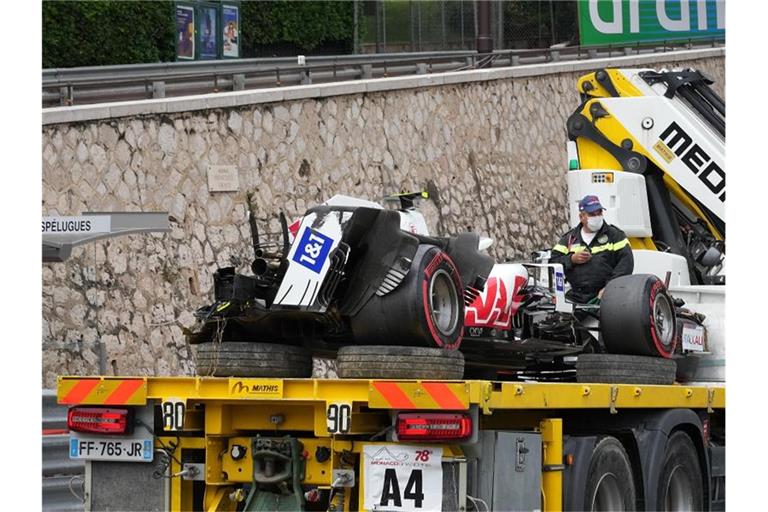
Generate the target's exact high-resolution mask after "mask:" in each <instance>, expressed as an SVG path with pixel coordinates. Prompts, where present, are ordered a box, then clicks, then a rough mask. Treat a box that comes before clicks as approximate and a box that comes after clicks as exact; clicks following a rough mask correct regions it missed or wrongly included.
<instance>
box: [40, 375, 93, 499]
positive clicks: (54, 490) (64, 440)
mask: <svg viewBox="0 0 768 512" xmlns="http://www.w3.org/2000/svg"><path fill="white" fill-rule="evenodd" d="M66 427H67V408H66V407H64V406H61V405H58V404H57V403H56V392H55V391H52V390H48V389H46V390H43V439H42V443H43V475H42V477H43V479H42V491H43V510H45V511H51V512H74V511H77V512H82V511H83V509H84V505H83V502H82V500H81V499H78V497H76V496H75V494H73V493H77V494H78V495H80V496H82V494H83V486H82V482H83V477H84V473H85V464H84V463H83V462H82V461H76V460H71V459H70V458H69V435H67V434H66V433H51V432H57V431H64V430H66Z"/></svg>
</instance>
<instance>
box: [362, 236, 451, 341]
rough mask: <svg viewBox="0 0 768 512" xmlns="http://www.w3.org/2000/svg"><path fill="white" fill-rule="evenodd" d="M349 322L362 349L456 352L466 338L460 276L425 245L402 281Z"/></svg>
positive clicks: (441, 253) (442, 256) (444, 256)
mask: <svg viewBox="0 0 768 512" xmlns="http://www.w3.org/2000/svg"><path fill="white" fill-rule="evenodd" d="M350 321H351V327H352V333H353V334H354V337H355V340H356V341H357V342H358V343H366V344H378V345H384V344H387V343H391V342H392V341H396V342H397V343H398V344H400V345H412V346H421V347H424V346H427V347H439V348H445V349H451V350H452V349H456V348H458V347H459V344H460V343H461V338H462V335H463V332H464V301H463V287H462V284H461V275H460V274H459V270H458V268H457V267H456V265H455V264H454V262H453V260H451V258H450V257H449V256H448V254H446V253H445V252H444V251H442V250H440V249H439V248H437V247H435V246H433V245H421V246H419V248H418V249H417V251H416V254H415V255H414V257H413V262H412V264H411V268H410V270H409V271H408V274H406V276H405V278H404V279H403V281H402V282H401V283H400V284H399V285H398V286H397V287H396V288H395V289H394V290H393V291H391V292H390V293H387V294H386V295H384V296H381V297H380V296H378V295H374V296H373V297H371V299H370V300H369V301H368V303H367V304H366V305H365V306H364V307H363V309H362V310H360V311H359V312H358V313H357V314H356V315H354V316H353V317H352V318H351V319H350Z"/></svg>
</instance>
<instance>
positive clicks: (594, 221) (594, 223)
mask: <svg viewBox="0 0 768 512" xmlns="http://www.w3.org/2000/svg"><path fill="white" fill-rule="evenodd" d="M587 227H588V228H589V230H590V231H592V232H593V233H596V232H597V231H599V230H600V228H601V227H603V216H602V215H600V216H598V217H587Z"/></svg>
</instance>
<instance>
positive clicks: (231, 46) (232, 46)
mask: <svg viewBox="0 0 768 512" xmlns="http://www.w3.org/2000/svg"><path fill="white" fill-rule="evenodd" d="M221 19H222V23H221V24H222V27H221V28H222V30H223V32H222V54H223V55H224V57H234V58H238V57H240V46H239V44H238V41H239V39H238V35H239V32H240V9H238V7H237V6H235V5H226V4H224V5H222V6H221Z"/></svg>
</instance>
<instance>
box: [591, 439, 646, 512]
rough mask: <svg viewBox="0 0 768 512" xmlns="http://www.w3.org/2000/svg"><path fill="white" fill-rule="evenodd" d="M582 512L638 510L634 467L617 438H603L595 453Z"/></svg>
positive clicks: (593, 453) (593, 451)
mask: <svg viewBox="0 0 768 512" xmlns="http://www.w3.org/2000/svg"><path fill="white" fill-rule="evenodd" d="M583 510H588V511H592V512H598V511H612V512H613V511H621V510H635V480H634V478H633V476H632V465H631V464H630V462H629V456H628V455H627V452H626V450H624V447H623V446H622V445H621V443H620V442H619V441H618V440H617V439H616V438H615V437H611V436H608V437H604V438H602V439H601V440H600V441H598V443H597V444H596V445H595V449H594V450H592V457H591V459H590V461H589V470H588V472H587V487H586V490H585V493H584V508H583Z"/></svg>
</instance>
